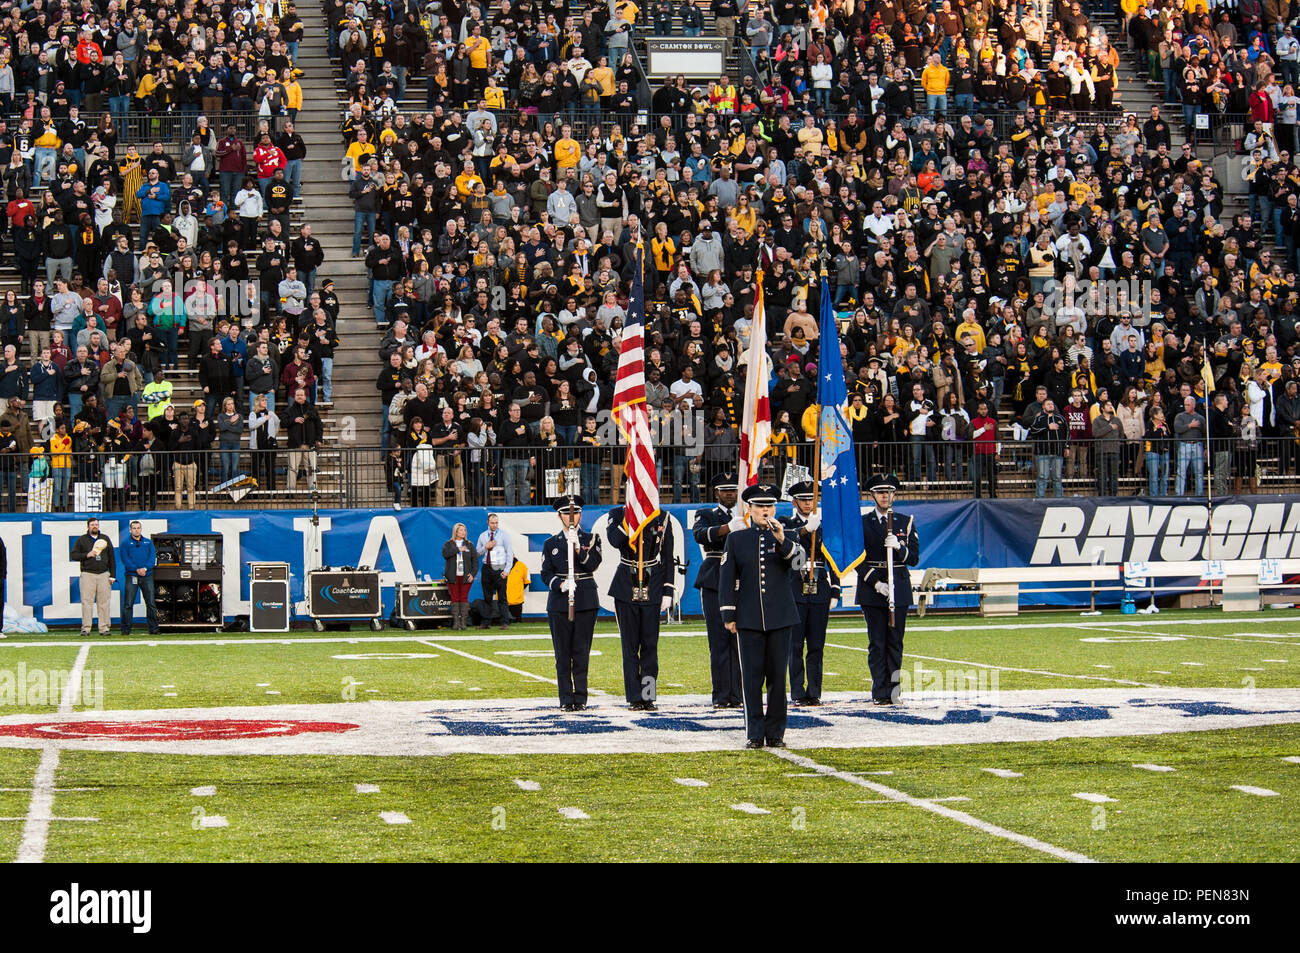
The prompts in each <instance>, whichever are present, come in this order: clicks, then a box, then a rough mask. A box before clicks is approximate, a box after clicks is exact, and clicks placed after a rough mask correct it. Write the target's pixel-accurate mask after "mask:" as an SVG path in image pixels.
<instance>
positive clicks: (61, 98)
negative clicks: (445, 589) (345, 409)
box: [0, 0, 338, 511]
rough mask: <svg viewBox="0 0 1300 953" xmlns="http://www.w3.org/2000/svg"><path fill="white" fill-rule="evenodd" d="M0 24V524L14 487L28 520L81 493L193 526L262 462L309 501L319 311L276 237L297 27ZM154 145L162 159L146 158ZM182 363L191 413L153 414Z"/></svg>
mask: <svg viewBox="0 0 1300 953" xmlns="http://www.w3.org/2000/svg"><path fill="white" fill-rule="evenodd" d="M0 14H2V15H3V19H0V168H2V169H3V170H4V188H5V200H6V208H5V212H6V214H5V215H4V216H3V218H0V229H2V230H3V233H4V237H6V238H7V239H8V242H7V243H6V244H7V248H6V252H8V253H11V254H12V258H9V257H8V255H6V259H7V260H6V261H5V264H6V265H12V266H14V267H16V270H17V272H18V275H19V276H20V278H19V281H18V282H16V284H18V287H17V288H12V289H11V290H9V291H8V292H7V293H6V294H5V300H4V301H3V303H0V311H2V312H3V313H2V314H0V337H2V338H3V343H4V358H3V363H4V367H3V372H2V373H0V400H3V401H4V402H5V405H6V410H5V413H4V415H3V417H0V477H3V485H2V486H0V491H2V492H0V504H3V505H4V506H5V507H6V508H7V509H8V510H10V511H12V510H14V509H15V508H16V506H17V499H16V489H17V488H18V487H19V486H20V485H21V486H23V487H24V488H27V482H26V481H27V479H28V478H34V479H35V480H36V481H37V482H36V483H34V484H32V485H31V492H30V493H29V498H28V505H29V507H31V508H33V509H50V508H52V509H55V510H62V509H65V508H67V507H69V506H70V505H71V504H72V500H71V498H70V492H69V490H70V487H71V485H72V484H74V483H102V486H103V487H104V491H105V494H106V502H107V503H108V505H110V506H125V505H127V504H128V503H131V502H134V504H135V505H139V506H141V507H149V508H152V507H153V506H155V505H156V503H157V499H158V497H159V494H160V493H168V492H172V493H173V494H174V505H176V506H177V507H179V506H181V505H182V499H183V498H184V500H185V502H186V503H187V504H190V505H193V504H194V503H195V502H196V498H195V495H194V494H195V491H196V489H197V490H202V489H205V488H206V487H207V486H209V485H210V484H215V483H216V482H217V481H218V480H220V481H225V480H229V479H231V478H233V477H234V476H235V475H236V473H237V472H242V471H243V470H245V468H244V467H242V466H241V465H240V452H241V449H242V448H243V447H244V446H247V447H248V449H249V450H250V451H251V458H250V459H251V466H250V467H248V468H247V469H249V470H252V471H253V472H254V473H255V474H256V475H257V476H258V477H259V478H260V482H261V485H262V486H263V487H268V486H269V487H270V488H274V486H275V483H276V474H277V470H278V469H280V468H282V467H283V464H284V460H281V461H279V466H277V462H276V461H275V460H274V458H273V457H272V456H271V455H272V454H273V453H274V452H275V449H276V448H277V447H280V448H282V450H283V451H288V452H289V454H290V456H289V457H288V458H287V460H288V462H289V466H288V472H287V481H288V485H289V487H290V488H293V487H294V485H295V482H296V480H297V478H298V476H299V472H300V471H301V472H302V475H303V476H306V477H308V479H309V480H310V479H312V478H313V473H312V472H309V471H314V456H313V454H312V453H311V452H310V451H311V450H313V449H314V448H315V447H317V446H319V443H320V440H321V431H322V427H321V421H320V416H319V413H318V412H317V411H316V410H315V409H314V403H315V400H316V399H317V397H318V396H319V397H320V399H322V400H325V401H328V400H330V398H331V396H332V395H331V389H332V388H331V369H332V359H333V349H334V348H335V347H336V346H337V344H338V339H337V337H336V335H335V330H334V326H335V321H336V319H337V315H338V299H337V297H336V296H334V294H333V293H332V291H331V287H330V285H331V283H330V282H329V281H324V282H322V286H321V287H320V288H317V287H316V271H317V268H318V267H319V266H320V265H321V263H322V261H323V254H322V251H321V247H320V244H319V242H318V241H317V240H316V239H315V238H313V237H312V234H311V229H310V226H309V225H307V224H303V225H301V226H300V227H299V226H295V225H294V224H293V223H292V220H291V211H292V209H293V207H294V202H295V199H297V198H298V197H299V195H300V193H301V171H302V162H303V159H304V157H305V155H306V146H305V144H304V142H303V139H302V137H301V136H300V135H298V134H297V132H296V131H295V129H294V124H293V120H294V118H295V117H296V115H297V112H298V110H299V109H300V108H301V106H302V88H301V86H300V83H299V80H298V76H299V75H300V74H299V71H297V70H296V69H295V68H294V65H293V61H294V58H295V57H296V56H297V48H298V43H299V42H300V40H301V38H302V33H303V23H302V20H301V18H300V17H299V16H298V15H297V12H296V8H295V5H294V4H293V3H292V2H281V0H275V2H267V0H254V2H250V0H237V2H234V3H224V4H214V5H205V4H195V3H192V2H187V3H184V4H172V3H155V2H138V3H131V4H118V3H115V2H114V3H104V2H100V0H80V2H78V3H75V4H73V3H67V2H65V3H62V4H54V5H51V4H49V3H47V2H44V0H32V2H30V3H23V4H21V5H19V4H11V3H6V4H4V5H3V7H0ZM216 117H221V118H220V119H218V118H216ZM172 130H180V141H179V142H172V141H166V142H164V141H163V140H162V139H161V138H158V137H159V133H162V134H163V135H164V136H167V138H168V139H170V131H172ZM250 130H255V132H254V134H253V135H252V136H251V137H250V136H248V132H249V131H250ZM149 138H153V139H154V140H155V141H153V142H152V145H151V146H149V147H144V146H139V147H138V146H137V143H139V142H141V141H149ZM182 364H184V366H185V367H186V369H187V370H190V371H197V372H198V373H197V380H198V391H197V394H198V399H197V400H194V401H192V404H193V406H190V403H191V402H190V401H189V400H187V401H186V402H185V404H184V405H183V406H182V405H180V404H175V405H174V404H173V401H172V394H173V387H174V381H175V382H179V381H180V378H179V377H178V376H177V375H175V374H173V373H172V371H174V370H175V369H177V368H179V367H181V366H182ZM191 380H192V378H191ZM299 393H301V394H303V396H304V398H305V402H306V405H307V406H306V408H305V409H297V403H298V401H299V397H298V394H299ZM277 405H278V406H279V407H280V408H281V416H277V415H276V413H275V409H276V407H277ZM286 407H288V408H289V410H288V411H286V410H285V408H286ZM281 419H283V421H284V423H283V427H282V425H281Z"/></svg>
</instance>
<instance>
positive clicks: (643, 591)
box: [605, 506, 676, 711]
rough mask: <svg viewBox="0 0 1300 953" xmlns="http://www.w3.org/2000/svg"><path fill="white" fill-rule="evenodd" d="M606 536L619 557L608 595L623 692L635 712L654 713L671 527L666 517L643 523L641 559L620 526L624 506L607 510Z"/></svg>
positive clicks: (671, 575)
mask: <svg viewBox="0 0 1300 953" xmlns="http://www.w3.org/2000/svg"><path fill="white" fill-rule="evenodd" d="M605 536H606V537H607V538H608V539H609V542H610V545H612V546H614V547H615V548H616V549H617V550H618V557H619V561H618V568H617V569H615V570H614V581H613V582H611V583H610V586H609V594H610V596H611V597H613V599H614V616H615V618H617V619H618V637H619V641H621V642H622V643H623V692H624V695H625V696H626V697H627V703H628V705H630V706H631V707H632V710H633V711H656V710H657V709H656V707H655V696H656V695H657V694H658V680H659V617H660V615H661V614H662V613H664V612H665V611H667V609H668V607H669V606H671V605H672V604H673V596H674V595H675V593H676V584H675V571H674V567H673V554H674V553H675V552H676V550H675V548H674V545H673V524H672V521H671V520H669V519H668V515H667V514H666V513H658V514H656V515H655V516H654V517H653V518H652V519H651V520H650V522H649V523H647V524H646V526H645V528H644V529H643V530H642V531H641V536H640V537H639V539H640V544H641V546H640V550H641V551H640V560H639V561H638V558H637V544H636V543H634V542H632V541H631V540H630V539H629V538H628V535H627V526H626V525H625V524H624V522H623V507H621V506H616V507H614V508H613V509H612V510H610V511H609V526H608V527H606V529H605ZM638 567H639V568H638Z"/></svg>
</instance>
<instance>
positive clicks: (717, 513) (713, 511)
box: [691, 505, 732, 590]
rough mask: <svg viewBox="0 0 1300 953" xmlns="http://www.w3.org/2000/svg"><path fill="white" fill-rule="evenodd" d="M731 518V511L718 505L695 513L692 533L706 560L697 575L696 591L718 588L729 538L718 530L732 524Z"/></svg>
mask: <svg viewBox="0 0 1300 953" xmlns="http://www.w3.org/2000/svg"><path fill="white" fill-rule="evenodd" d="M731 517H732V512H731V510H729V509H726V508H725V507H722V506H717V505H714V506H710V507H709V508H708V509H704V510H697V511H696V513H695V525H694V526H692V527H691V533H692V534H693V535H694V536H695V542H697V543H699V545H700V550H701V552H702V554H703V558H704V562H703V563H701V564H700V571H699V572H698V573H696V574H695V588H696V589H713V590H716V589H717V588H718V567H719V566H720V565H721V564H722V548H723V546H724V545H725V544H726V542H727V537H725V536H719V535H718V530H720V529H721V528H722V527H724V526H726V525H727V524H728V523H730V522H731Z"/></svg>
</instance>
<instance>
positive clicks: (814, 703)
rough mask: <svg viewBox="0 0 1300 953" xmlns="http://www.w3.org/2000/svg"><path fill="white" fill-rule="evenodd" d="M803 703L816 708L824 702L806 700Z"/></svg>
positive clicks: (816, 699)
mask: <svg viewBox="0 0 1300 953" xmlns="http://www.w3.org/2000/svg"><path fill="white" fill-rule="evenodd" d="M803 703H804V704H805V705H807V706H808V707H810V708H816V707H817V706H818V705H820V704H821V703H822V700H821V699H820V698H805V699H804V700H803Z"/></svg>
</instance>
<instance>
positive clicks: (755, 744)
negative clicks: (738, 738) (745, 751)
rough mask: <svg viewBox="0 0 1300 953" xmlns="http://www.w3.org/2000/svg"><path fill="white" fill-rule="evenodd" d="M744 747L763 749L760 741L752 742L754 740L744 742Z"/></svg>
mask: <svg viewBox="0 0 1300 953" xmlns="http://www.w3.org/2000/svg"><path fill="white" fill-rule="evenodd" d="M745 747H746V748H761V747H763V742H761V741H754V740H752V739H751V740H750V741H746V742H745Z"/></svg>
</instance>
